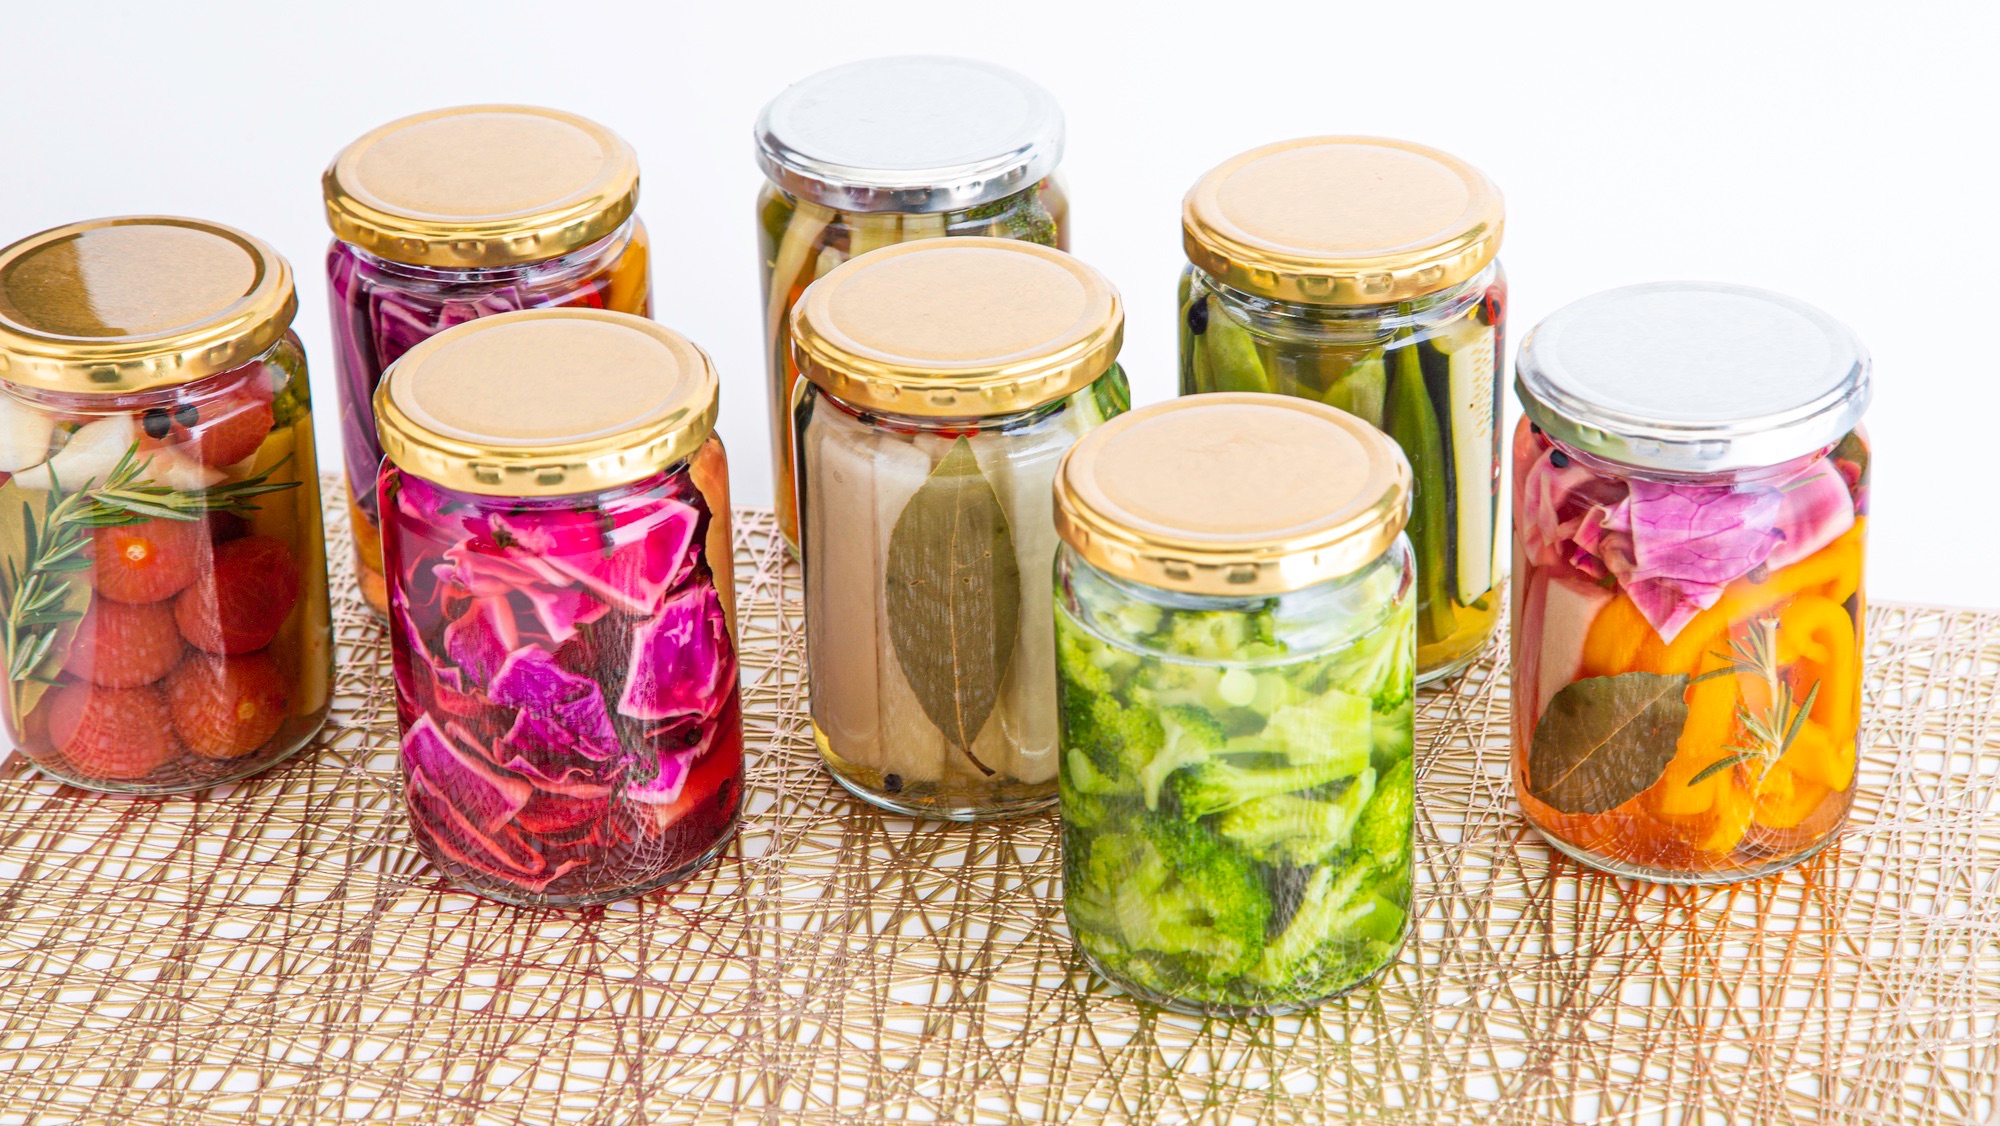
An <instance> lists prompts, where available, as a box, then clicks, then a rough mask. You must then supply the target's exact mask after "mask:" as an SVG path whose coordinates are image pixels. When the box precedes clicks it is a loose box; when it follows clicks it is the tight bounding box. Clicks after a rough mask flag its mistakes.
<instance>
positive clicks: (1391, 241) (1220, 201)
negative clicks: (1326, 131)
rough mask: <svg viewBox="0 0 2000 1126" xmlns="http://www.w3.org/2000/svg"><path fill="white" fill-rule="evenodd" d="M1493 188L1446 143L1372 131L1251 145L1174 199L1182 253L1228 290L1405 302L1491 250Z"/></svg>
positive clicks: (1462, 272)
mask: <svg viewBox="0 0 2000 1126" xmlns="http://www.w3.org/2000/svg"><path fill="white" fill-rule="evenodd" d="M1504 220H1505V208H1504V206H1503V205H1502V202H1501V198H1500V190H1499V189H1498V188H1496V187H1494V186H1493V182H1492V181H1491V180H1488V179H1487V178H1486V177H1485V175H1484V174H1482V173H1481V172H1480V171H1479V170H1478V169H1477V168H1474V167H1472V166H1471V165H1470V164H1467V163H1465V162H1464V161H1462V160H1460V159H1458V158H1457V157H1455V156H1452V155H1450V154H1449V153H1444V152H1440V151H1439V150H1437V149H1433V148H1430V147H1428V146H1425V145H1419V144H1413V143H1411V142H1409V141H1396V140H1389V139H1387V138H1382V137H1305V138H1301V139H1298V140H1293V141H1280V142H1278V143H1277V144H1273V145H1265V146H1264V147H1262V148H1257V149H1251V150H1250V151H1249V152H1246V153H1244V154H1242V155H1241V156H1237V157H1234V158H1232V159H1230V160H1228V161H1225V162H1223V163H1222V164H1221V165H1219V166H1217V167H1216V168H1214V169H1213V170H1211V171H1210V172H1209V173H1208V174H1207V175H1205V176H1203V177H1202V178H1201V179H1200V180H1199V181H1197V182H1196V183H1195V186H1194V188H1193V189H1192V190H1190V191H1189V192H1188V194H1187V198H1186V199H1185V200H1184V201H1183V202H1182V204H1181V241H1182V244H1183V245H1184V246H1185V247H1186V249H1187V255H1188V261H1190V262H1192V263H1194V264H1195V265H1196V266H1197V267H1199V268H1200V269H1201V270H1202V272H1204V273H1206V274H1208V275H1209V276H1210V277H1213V278H1215V279H1216V280H1217V281H1220V282H1221V283H1222V284H1224V285H1226V286H1229V287H1231V288H1233V289H1239V290H1242V291H1244V292H1246V293H1251V294H1255V295H1257V296H1260V297H1269V298H1272V299H1274V300H1279V301H1293V302H1301V303H1305V304H1315V305H1382V304H1391V303H1394V302H1398V301H1407V300H1410V299H1413V298H1416V297H1421V296H1423V295H1424V294H1427V293H1435V292H1437V291H1438V290H1441V289H1446V288H1449V287H1451V286H1454V285H1457V284H1458V283H1460V282H1462V281H1465V280H1466V279H1468V278H1471V277H1472V276H1474V275H1475V274H1477V273H1479V271H1481V270H1483V269H1485V268H1486V265H1487V263H1489V262H1491V261H1493V258H1494V256H1495V255H1496V254H1498V253H1499V251H1500V235H1501V231H1502V228H1503V226H1504Z"/></svg>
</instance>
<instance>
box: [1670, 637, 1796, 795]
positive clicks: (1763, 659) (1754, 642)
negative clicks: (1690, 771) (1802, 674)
mask: <svg viewBox="0 0 2000 1126" xmlns="http://www.w3.org/2000/svg"><path fill="white" fill-rule="evenodd" d="M1715 655H1716V656H1717V657H1719V658H1721V659H1722V661H1723V662H1724V663H1723V665H1722V666H1721V667H1720V668H1714V669H1710V670H1709V671H1707V672H1705V673H1702V674H1701V675H1700V676H1697V677H1695V678H1694V679H1693V680H1692V681H1690V683H1693V684H1699V683H1701V682H1702V681H1704V680H1713V679H1715V678H1716V677H1719V676H1735V675H1737V674H1739V673H1741V674H1745V675H1748V676H1754V677H1757V678H1758V679H1760V680H1762V681H1763V682H1764V687H1765V689H1766V692H1767V694H1768V695H1769V697H1770V704H1769V705H1768V706H1767V707H1766V708H1764V710H1762V711H1752V710H1751V709H1750V708H1749V707H1748V706H1746V705H1744V704H1742V703H1738V704H1737V705H1736V722H1737V723H1739V724H1741V725H1742V727H1743V730H1744V732H1745V733H1746V734H1748V735H1749V736H1750V738H1751V739H1752V740H1753V741H1754V745H1753V746H1748V747H1744V746H1738V745H1736V744H1734V743H1728V744H1724V745H1723V748H1722V749H1723V750H1725V751H1727V752H1729V753H1728V754H1726V755H1724V756H1723V757H1722V758H1719V759H1717V760H1716V761H1714V762H1712V763H1709V764H1708V765H1707V766H1704V767H1702V768H1701V769H1700V770H1699V771H1697V772H1696V773H1695V776H1694V777H1692V778H1690V779H1688V783H1687V784H1688V785H1690V786H1697V785H1700V784H1701V783H1703V782H1706V781H1708V780H1709V779H1710V778H1713V777H1715V776H1716V775H1717V774H1720V773H1721V772H1723V771H1725V770H1728V769H1730V768H1732V767H1735V766H1737V765H1739V764H1741V763H1746V762H1756V761H1761V762H1762V763H1763V767H1762V769H1761V770H1759V771H1758V780H1759V781H1760V782H1761V781H1762V780H1763V775H1764V774H1765V772H1767V771H1769V770H1770V769H1771V764H1772V763H1775V762H1777V761H1778V760H1779V759H1781V758H1783V757H1785V752H1786V751H1789V750H1791V749H1792V744H1793V743H1794V742H1796V741H1797V740H1798V737H1799V732H1800V731H1801V730H1803V729H1804V727H1805V724H1806V716H1807V715H1809V714H1811V712H1812V708H1813V701H1815V700H1817V699H1819V682H1818V681H1814V682H1813V686H1812V687H1811V688H1810V689H1808V690H1807V691H1806V698H1805V700H1804V702H1802V703H1796V706H1794V705H1795V700H1794V698H1793V696H1792V685H1791V682H1790V681H1787V680H1786V679H1785V676H1784V670H1782V669H1780V668H1779V667H1778V619H1777V618H1775V617H1771V618H1757V619H1755V620H1753V621H1752V622H1751V623H1750V628H1749V630H1748V631H1747V632H1746V633H1745V635H1744V636H1743V637H1741V638H1732V639H1730V642H1729V652H1727V653H1717V654H1715Z"/></svg>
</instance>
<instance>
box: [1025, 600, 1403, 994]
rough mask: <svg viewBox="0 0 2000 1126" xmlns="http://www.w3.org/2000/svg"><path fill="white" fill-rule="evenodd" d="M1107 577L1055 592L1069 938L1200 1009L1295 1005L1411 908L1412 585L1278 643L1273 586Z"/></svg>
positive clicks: (1327, 990) (1111, 968)
mask: <svg viewBox="0 0 2000 1126" xmlns="http://www.w3.org/2000/svg"><path fill="white" fill-rule="evenodd" d="M1109 590H1110V588H1108V587H1103V586H1101V585H1094V584H1090V583H1083V582H1079V583H1078V584H1077V585H1076V589H1075V590H1074V591H1073V592H1072V593H1071V594H1069V595H1068V596H1067V597H1058V599H1057V612H1056V638H1057V669H1058V686H1059V694H1060V699H1061V708H1062V752H1063V753H1062V764H1061V769H1060V773H1059V780H1060V784H1061V787H1062V803H1063V856H1064V879H1065V885H1064V886H1065V902H1066V906H1067V910H1068V917H1069V922H1070V926H1071V929H1072V931H1073V933H1074V936H1075V938H1076V941H1077V943H1078V944H1079V945H1080V947H1081V948H1082V949H1083V950H1084V951H1085V952H1086V954H1088V956H1089V957H1090V958H1091V960H1092V961H1093V962H1094V963H1095V964H1096V965H1097V966H1098V967H1099V968H1100V969H1102V970H1103V971H1105V972H1106V973H1107V974H1109V975H1110V976H1112V977H1113V978H1115V979H1117V980H1120V981H1122V982H1126V983H1130V984H1132V985H1135V986H1137V987H1139V988H1140V989H1141V990H1142V991H1144V992H1146V993H1148V994H1151V996H1150V997H1148V999H1150V1000H1155V1001H1160V1002H1164V1003H1177V1004H1182V1005H1192V1006H1194V1007H1196V1008H1198V1009H1201V1010H1203V1011H1221V1012H1230V1011H1252V1010H1260V1011H1261V1010H1273V1009H1284V1008H1288V1007H1292V1006H1296V1005H1303V1004H1310V1003H1313V1002H1316V1001H1318V1000H1321V999H1323V998H1325V997H1327V996H1330V995H1332V994H1334V993H1338V992H1340V991H1341V990H1344V989H1346V988H1348V987H1350V986H1353V985H1355V984H1356V983H1358V982H1360V981H1362V980H1363V979H1365V978H1366V977H1368V976H1369V975H1370V974H1372V973H1374V972H1375V971H1376V970H1378V969H1380V968H1381V967H1382V966H1383V965H1385V964H1386V963H1387V962H1388V961H1389V960H1390V959H1391V958H1392V957H1393V955H1394V953H1395V951H1396V949H1397V946H1398V945H1399V943H1400V942H1401V939H1402V935H1403V931H1404V928H1405V923H1406V920H1407V918H1408V914H1409V910H1410V887H1411V825H1412V819H1413V789H1414V787H1413V781H1414V771H1413V769H1412V760H1411V735H1410V733H1411V724H1412V714H1413V713H1412V707H1413V701H1412V689H1413V680H1414V669H1415V652H1414V650H1415V625H1414V620H1413V614H1414V604H1413V600H1412V599H1410V598H1408V597H1402V598H1399V599H1397V600H1395V601H1394V602H1392V603H1389V604H1388V607H1387V610H1386V613H1385V616H1383V617H1382V618H1381V619H1380V620H1378V621H1376V622H1374V623H1372V624H1370V625H1369V626H1368V627H1367V628H1365V629H1363V630H1362V631H1361V632H1359V633H1358V635H1354V636H1349V637H1346V638H1342V639H1339V640H1337V641H1336V643H1335V644H1332V645H1330V646H1326V647H1321V648H1312V647H1308V646H1305V645H1303V644H1300V643H1298V642H1295V641H1291V640H1287V639H1288V637H1294V636H1296V635H1297V631H1296V630H1293V629H1290V628H1288V627H1287V624H1286V623H1285V622H1284V621H1283V615H1284V613H1285V610H1284V608H1283V606H1282V602H1283V599H1281V598H1280V599H1268V600H1262V601H1249V602H1245V603H1243V604H1242V605H1241V607H1240V608H1224V609H1215V608H1188V609H1180V608H1164V607H1161V606H1158V605H1152V604H1147V603H1140V602H1136V601H1123V600H1119V599H1118V598H1116V597H1115V596H1112V597H1105V596H1104V595H1105V594H1106V593H1107V592H1108V591H1109ZM1295 650H1297V651H1295Z"/></svg>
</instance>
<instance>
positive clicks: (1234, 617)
mask: <svg viewBox="0 0 2000 1126" xmlns="http://www.w3.org/2000/svg"><path fill="white" fill-rule="evenodd" d="M1150 644H1151V645H1152V646H1153V647H1154V648H1157V649H1160V650H1162V651H1163V652H1168V653H1176V654H1179V655H1181V656H1186V657H1199V658H1201V659H1202V660H1207V661H1241V660H1246V659H1249V658H1255V657H1264V656H1270V655H1272V654H1276V653H1282V652H1284V647H1283V646H1281V645H1279V644H1278V642H1277V634H1276V632H1275V629H1274V627H1273V623H1272V620H1271V613H1270V611H1269V610H1256V611H1252V612H1249V613H1244V612H1241V611H1236V610H1182V611H1179V612H1177V613H1174V614H1171V615H1168V616H1167V617H1166V619H1165V620H1164V622H1163V624H1162V626H1161V628H1160V629H1158V630H1156V631H1155V632H1154V634H1153V636H1152V638H1151V639H1150Z"/></svg>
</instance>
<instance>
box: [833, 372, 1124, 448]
mask: <svg viewBox="0 0 2000 1126" xmlns="http://www.w3.org/2000/svg"><path fill="white" fill-rule="evenodd" d="M1099 378H1102V377H1101V376H1100V377H1099ZM808 386H810V387H811V388H812V393H813V394H814V395H815V396H817V397H818V398H819V400H820V402H821V403H823V404H825V405H826V406H828V407H831V408H832V409H834V410H837V411H839V412H840V413H842V414H844V415H846V416H848V417H849V418H852V419H854V420H855V421H856V422H859V423H861V424H862V425H864V426H876V427H881V428H884V429H890V430H901V431H906V432H908V431H914V432H917V433H922V434H938V435H943V436H954V435H960V434H964V433H967V432H970V431H979V432H986V431H1011V430H1024V429H1027V428H1029V427H1033V426H1036V425H1039V424H1041V423H1043V422H1045V421H1047V420H1048V419H1051V418H1054V417H1055V416H1057V415H1059V414H1061V413H1062V412H1063V410H1064V409H1066V408H1067V407H1068V405H1069V398H1068V397H1067V396H1065V397H1063V398H1060V399H1056V400H1054V401H1052V402H1047V403H1043V404H1041V405H1039V406H1035V407H1030V408H1029V409H1027V410H1022V411H1012V412H1009V413H1007V414H988V415H975V416H969V417H965V418H927V417H924V416H921V415H913V414H893V413H890V412H888V411H872V410H865V409H863V408H861V407H857V406H855V405H853V404H852V403H847V402H843V401H842V400H841V399H840V398H839V397H838V396H836V395H834V394H833V393H832V392H830V391H828V390H826V389H825V388H823V387H821V386H819V385H818V384H809V385H808Z"/></svg>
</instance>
